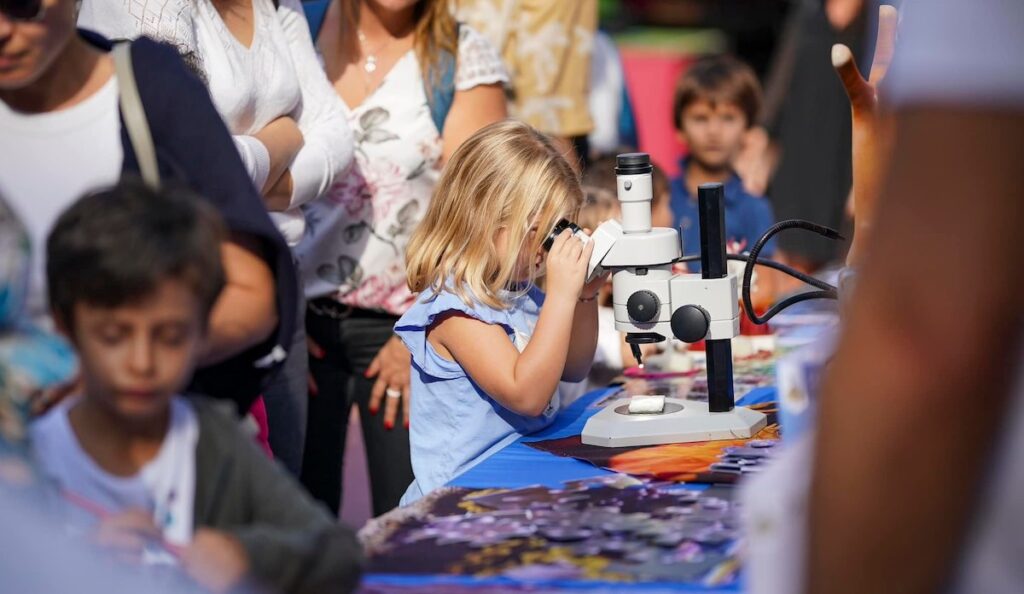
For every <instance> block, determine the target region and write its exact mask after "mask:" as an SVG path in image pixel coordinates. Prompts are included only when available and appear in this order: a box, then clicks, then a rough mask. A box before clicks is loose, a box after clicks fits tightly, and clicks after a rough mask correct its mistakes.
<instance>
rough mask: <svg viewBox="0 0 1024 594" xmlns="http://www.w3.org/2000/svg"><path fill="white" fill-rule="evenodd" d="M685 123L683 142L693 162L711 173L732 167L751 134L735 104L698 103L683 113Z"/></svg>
mask: <svg viewBox="0 0 1024 594" xmlns="http://www.w3.org/2000/svg"><path fill="white" fill-rule="evenodd" d="M681 122H682V130H680V131H679V139H680V140H682V141H683V142H685V143H686V144H687V145H688V146H689V147H690V156H691V158H693V159H694V160H696V161H697V162H698V163H700V164H701V165H704V166H705V167H708V168H711V169H720V168H723V167H726V166H728V165H729V163H730V162H731V161H732V159H733V157H735V156H736V154H737V153H738V152H739V150H740V148H741V146H742V143H743V135H744V133H745V132H746V131H747V118H746V116H745V115H744V114H743V111H742V110H741V109H740V108H739V106H738V105H736V104H734V103H724V102H718V103H715V104H712V103H711V102H710V101H707V100H700V101H694V102H693V103H691V104H690V105H688V106H686V109H684V110H683V114H682V118H681Z"/></svg>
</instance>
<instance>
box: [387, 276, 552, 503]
mask: <svg viewBox="0 0 1024 594" xmlns="http://www.w3.org/2000/svg"><path fill="white" fill-rule="evenodd" d="M506 297H507V299H506V300H505V301H506V303H508V304H509V307H508V308H507V309H503V310H502V309H495V308H493V307H490V306H487V305H484V304H482V303H479V302H476V301H474V302H473V305H472V306H469V305H466V303H465V302H463V301H462V300H461V299H460V298H459V297H458V296H456V295H455V294H453V293H451V292H448V291H443V292H441V293H440V294H438V295H436V296H433V295H431V292H430V291H424V293H423V294H421V295H420V297H419V298H418V299H417V300H416V303H415V304H414V305H413V306H412V308H411V309H409V311H407V312H406V313H405V315H404V316H402V318H401V319H400V320H398V323H397V324H396V325H395V333H396V334H397V335H398V337H399V338H401V339H402V341H403V342H404V343H405V345H406V346H407V347H408V348H409V351H410V352H411V353H412V367H413V369H412V411H411V414H410V418H411V423H410V429H409V431H410V435H409V440H410V444H411V448H412V470H413V474H414V475H415V480H414V481H413V483H412V485H410V486H409V489H408V490H407V491H406V492H405V495H404V496H403V497H402V505H408V504H409V503H412V502H414V501H416V500H417V499H419V498H421V497H423V495H425V494H427V493H429V492H430V491H432V490H434V489H436V488H438V487H441V486H443V485H445V484H446V483H448V482H449V481H451V480H452V479H453V478H455V477H456V476H458V475H460V474H462V473H463V472H465V471H467V470H469V469H470V468H472V467H473V466H475V465H477V464H479V463H480V462H482V461H483V460H485V459H487V458H488V457H489V456H490V455H492V454H494V453H495V452H497V451H498V450H500V449H502V448H504V447H505V446H507V445H509V444H511V443H512V442H514V441H515V440H516V439H518V438H519V437H520V436H522V435H525V434H528V433H533V432H535V431H539V430H540V429H543V428H545V427H547V426H548V425H550V424H551V422H552V420H554V417H555V414H556V413H557V412H558V408H559V398H558V394H557V393H555V394H553V395H552V396H551V402H550V404H549V405H548V407H547V408H546V409H545V410H544V413H543V414H541V415H540V416H538V417H527V416H523V415H519V414H516V413H514V412H512V411H510V410H508V409H506V408H504V407H503V406H501V404H499V403H498V402H497V401H495V400H494V399H493V398H491V397H490V396H488V395H487V393H486V392H484V391H483V390H482V389H481V388H480V387H479V386H477V385H476V384H475V383H474V382H473V380H472V378H470V377H469V376H468V375H467V374H466V371H465V370H464V369H463V368H462V367H461V366H459V364H458V363H456V362H454V361H449V360H447V359H445V358H443V357H441V356H440V355H439V354H438V353H437V351H435V350H434V348H433V347H432V346H431V345H430V343H429V342H428V341H427V335H426V331H427V329H428V328H429V327H430V326H431V324H433V322H434V320H435V319H436V318H437V317H438V316H441V315H443V314H445V313H446V312H451V311H457V312H461V313H463V314H466V315H468V316H471V317H473V318H476V319H478V320H480V321H481V322H484V323H487V324H497V325H498V326H501V327H502V329H503V330H505V333H506V335H507V336H508V338H509V340H510V341H512V343H513V344H515V345H516V348H518V349H519V351H520V352H522V350H523V349H524V348H525V347H526V344H527V342H528V341H529V340H530V336H532V334H533V328H534V326H535V325H536V324H537V317H538V316H539V314H540V307H541V304H542V303H543V301H544V294H543V293H542V292H541V291H540V290H539V289H537V288H536V287H533V288H531V289H530V290H529V291H528V292H527V293H525V294H522V295H520V294H513V293H508V294H507V295H506ZM480 348H484V349H486V348H487V345H480Z"/></svg>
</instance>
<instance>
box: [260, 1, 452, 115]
mask: <svg viewBox="0 0 1024 594" xmlns="http://www.w3.org/2000/svg"><path fill="white" fill-rule="evenodd" d="M331 1H332V0H302V9H303V11H305V13H306V21H308V22H309V33H310V34H311V35H312V36H313V41H314V42H315V41H316V38H317V37H318V36H319V35H320V29H322V28H323V26H324V17H325V16H326V15H327V9H328V8H330V6H331ZM277 5H278V2H277V1H276V0H275V2H274V6H277ZM456 31H458V30H456ZM456 35H458V33H457V32H456ZM438 66H439V67H440V68H441V76H439V77H438V78H437V82H438V84H437V85H436V86H435V85H432V84H431V81H428V80H425V81H423V87H424V89H423V90H424V91H425V92H426V95H427V105H428V106H429V107H430V117H431V119H433V120H434V125H435V126H436V127H437V132H438V134H440V133H442V132H444V121H445V120H446V119H448V112H449V111H451V108H452V101H454V100H455V56H453V55H452V54H451V52H448V51H445V52H442V53H441V55H440V57H439V58H438Z"/></svg>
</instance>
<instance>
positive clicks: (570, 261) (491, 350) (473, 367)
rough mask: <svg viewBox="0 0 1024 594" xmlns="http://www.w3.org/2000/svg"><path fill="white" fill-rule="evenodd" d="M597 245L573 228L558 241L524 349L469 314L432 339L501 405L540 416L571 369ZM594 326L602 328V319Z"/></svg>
mask: <svg viewBox="0 0 1024 594" xmlns="http://www.w3.org/2000/svg"><path fill="white" fill-rule="evenodd" d="M593 246H594V244H593V243H588V244H587V245H586V246H584V245H583V244H582V242H580V241H579V240H578V239H575V238H573V237H572V235H571V234H570V232H569V231H568V230H566V231H563V232H562V234H561V235H559V236H558V238H557V239H556V240H555V243H554V245H552V247H551V252H550V253H549V254H548V257H547V269H548V274H547V279H548V284H547V288H548V293H547V296H546V298H545V299H544V305H543V307H541V311H540V317H539V318H538V320H537V325H536V327H535V328H534V330H533V336H532V337H531V338H530V343H529V344H528V345H527V346H526V348H525V349H524V350H523V352H522V353H520V352H519V351H518V350H516V347H515V346H514V345H513V344H512V342H511V341H509V339H508V335H507V334H506V333H505V330H504V329H503V328H501V327H500V326H496V325H493V324H486V323H484V322H481V321H479V320H477V319H474V318H471V317H469V316H466V315H464V314H455V315H450V316H447V317H445V318H444V319H442V320H441V321H440V322H438V323H437V324H435V325H434V327H433V328H431V329H430V332H429V334H428V337H427V339H428V340H429V341H430V343H431V344H432V345H433V346H434V347H435V349H437V350H438V352H439V353H440V354H441V355H442V356H444V355H450V358H452V359H454V360H455V361H456V362H457V363H458V364H459V365H461V366H462V368H463V369H465V370H466V373H467V374H468V375H469V376H470V377H471V378H473V381H474V382H476V383H477V384H478V385H479V386H480V387H481V388H482V389H483V391H484V392H487V394H488V395H490V396H491V397H492V398H494V399H495V400H497V401H498V403H499V404H501V405H502V406H504V407H505V408H507V409H509V410H511V411H512V412H515V413H518V414H521V415H527V416H538V415H540V414H541V413H543V412H544V409H545V408H546V407H547V406H548V403H549V402H550V401H551V395H552V394H554V393H555V390H556V389H557V387H558V382H559V381H560V380H561V378H562V374H563V371H565V369H566V361H567V355H568V354H569V346H570V344H569V343H570V337H571V333H572V330H573V318H574V317H575V313H576V305H577V303H578V299H579V296H580V290H581V289H582V288H583V280H584V277H585V276H586V273H587V264H588V263H589V261H590V253H591V252H592V251H593V249H594V247H593ZM594 315H595V316H596V310H595V313H594ZM593 328H594V329H595V332H596V320H595V321H594V322H593ZM590 355H591V357H593V346H591V347H590Z"/></svg>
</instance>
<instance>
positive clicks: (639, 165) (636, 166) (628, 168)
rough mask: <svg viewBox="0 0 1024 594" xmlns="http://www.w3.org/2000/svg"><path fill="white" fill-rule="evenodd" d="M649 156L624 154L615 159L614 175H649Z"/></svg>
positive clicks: (650, 169) (651, 169)
mask: <svg viewBox="0 0 1024 594" xmlns="http://www.w3.org/2000/svg"><path fill="white" fill-rule="evenodd" d="M653 170H654V167H652V166H651V156H650V155H648V154H647V153H624V154H621V155H619V156H617V157H615V175H641V174H643V173H651V172H652V171H653Z"/></svg>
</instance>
